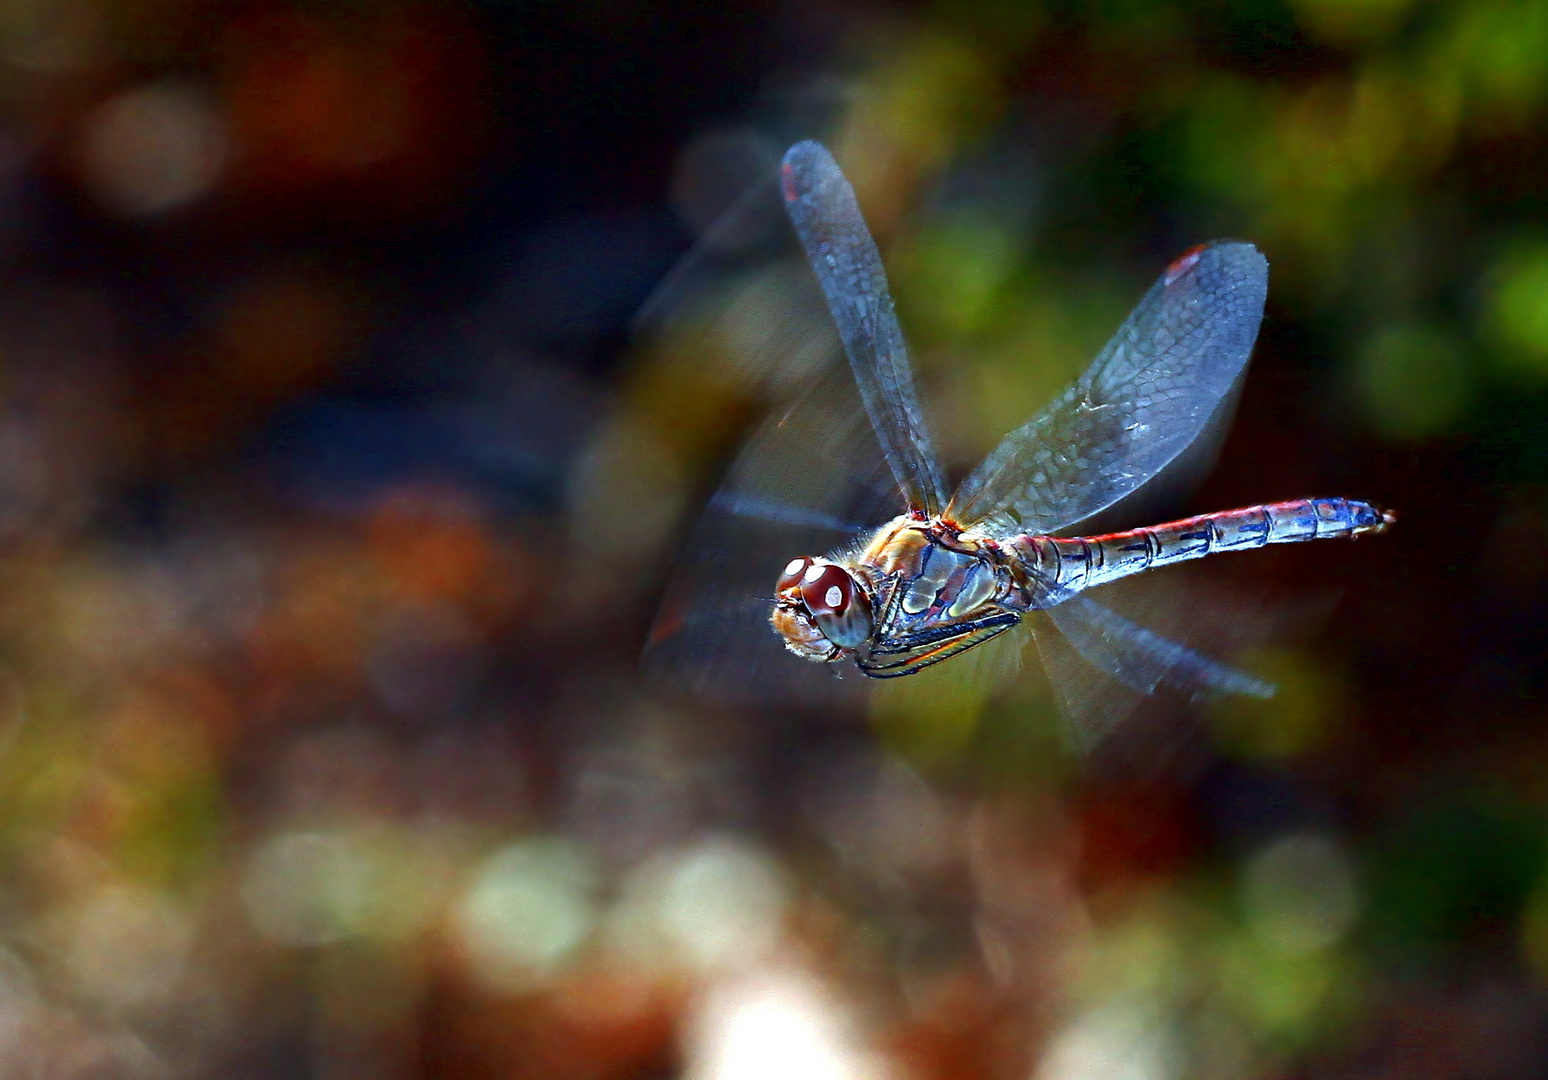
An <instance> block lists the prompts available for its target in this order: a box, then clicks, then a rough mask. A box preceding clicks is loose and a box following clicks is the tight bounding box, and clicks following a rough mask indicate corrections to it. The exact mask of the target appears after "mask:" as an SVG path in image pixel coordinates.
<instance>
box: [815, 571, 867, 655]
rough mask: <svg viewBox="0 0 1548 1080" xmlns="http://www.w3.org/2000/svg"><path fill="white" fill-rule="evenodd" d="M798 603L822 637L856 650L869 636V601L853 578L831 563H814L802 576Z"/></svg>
mask: <svg viewBox="0 0 1548 1080" xmlns="http://www.w3.org/2000/svg"><path fill="white" fill-rule="evenodd" d="M801 603H802V604H804V605H805V606H806V610H807V611H808V612H810V613H811V617H812V622H813V623H815V624H816V626H817V629H818V630H820V631H822V636H823V637H825V638H827V639H828V640H829V641H831V642H833V644H835V645H837V646H839V647H840V648H844V649H858V648H860V647H861V646H862V645H864V644H865V642H866V641H867V640H868V639H869V638H870V636H871V598H870V596H869V595H868V594H867V593H866V592H865V590H864V589H863V588H862V587H861V586H860V584H859V582H857V581H856V580H855V578H854V576H853V575H851V574H850V573H849V571H847V570H845V569H844V568H843V567H842V566H837V565H835V564H833V563H830V562H826V561H824V562H815V561H814V562H813V563H812V565H811V566H808V567H807V568H806V573H805V574H803V575H802V576H801Z"/></svg>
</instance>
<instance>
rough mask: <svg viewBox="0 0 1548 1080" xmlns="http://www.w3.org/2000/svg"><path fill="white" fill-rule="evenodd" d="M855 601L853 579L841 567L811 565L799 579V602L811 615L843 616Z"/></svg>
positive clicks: (827, 564)
mask: <svg viewBox="0 0 1548 1080" xmlns="http://www.w3.org/2000/svg"><path fill="white" fill-rule="evenodd" d="M854 599H855V579H854V578H852V577H850V576H849V573H848V571H846V570H845V569H844V568H843V567H842V566H835V565H834V564H833V563H813V564H812V565H811V566H809V567H807V568H806V573H805V574H803V575H802V577H801V602H802V603H803V604H805V605H806V610H808V611H810V612H811V613H812V615H814V616H817V615H843V614H844V612H846V611H848V610H849V605H850V604H852V603H853V602H854Z"/></svg>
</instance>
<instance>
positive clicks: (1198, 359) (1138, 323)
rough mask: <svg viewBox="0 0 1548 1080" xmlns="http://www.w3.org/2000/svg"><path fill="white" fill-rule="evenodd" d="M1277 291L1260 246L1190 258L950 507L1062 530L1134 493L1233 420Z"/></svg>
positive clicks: (1024, 527) (991, 524) (1010, 528)
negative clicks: (1214, 425)
mask: <svg viewBox="0 0 1548 1080" xmlns="http://www.w3.org/2000/svg"><path fill="white" fill-rule="evenodd" d="M1267 292H1268V262H1267V260H1265V259H1264V258H1263V256H1262V255H1261V254H1260V253H1259V252H1258V250H1257V248H1255V247H1253V246H1252V245H1251V244H1246V243H1241V242H1238V241H1216V242H1215V243H1212V244H1207V245H1204V246H1202V247H1199V248H1195V249H1193V250H1192V251H1190V252H1188V253H1187V254H1186V255H1183V256H1182V257H1181V258H1179V259H1178V260H1177V261H1176V262H1174V263H1172V265H1171V266H1169V267H1167V269H1166V273H1164V274H1162V275H1161V279H1160V280H1159V281H1157V282H1156V284H1155V285H1154V286H1152V287H1151V290H1150V291H1149V292H1148V293H1146V294H1145V298H1144V299H1143V300H1141V301H1140V303H1139V306H1138V307H1136V308H1135V309H1134V311H1133V312H1132V313H1131V314H1130V315H1129V317H1128V319H1126V320H1125V321H1124V324H1123V325H1122V326H1121V327H1119V329H1118V333H1117V334H1115V335H1114V336H1113V339H1112V340H1111V341H1109V342H1108V343H1107V346H1106V347H1105V348H1104V349H1103V350H1102V352H1101V353H1100V354H1099V355H1098V356H1097V358H1096V360H1095V361H1094V362H1093V363H1092V365H1091V367H1090V368H1088V369H1087V370H1086V373H1085V374H1084V375H1082V376H1081V377H1080V379H1079V380H1077V381H1076V382H1075V384H1074V385H1072V386H1071V387H1070V388H1069V389H1068V390H1066V391H1065V392H1064V394H1063V396H1061V397H1060V398H1058V399H1057V400H1056V401H1054V402H1053V403H1052V404H1050V405H1049V406H1048V407H1047V408H1045V409H1044V410H1043V411H1042V412H1041V413H1039V414H1038V415H1037V416H1035V417H1033V418H1032V419H1031V420H1030V421H1028V422H1027V423H1026V424H1025V425H1023V426H1022V427H1020V428H1018V429H1016V430H1015V431H1013V432H1011V434H1009V435H1007V436H1006V437H1005V440H1004V441H1003V442H1001V443H1000V445H999V447H997V448H996V449H995V451H994V452H993V453H992V454H990V455H989V457H988V458H986V459H985V460H984V462H983V464H981V465H980V466H979V467H978V468H977V469H976V470H974V472H973V474H972V475H971V476H969V477H968V478H967V479H966V480H965V481H963V483H962V487H961V488H960V489H959V490H958V492H957V494H956V496H955V498H954V499H953V500H952V504H951V507H950V508H949V509H948V512H947V513H948V516H950V517H952V518H953V519H954V520H956V521H957V522H958V523H960V524H962V525H967V526H978V527H980V528H982V529H985V531H988V532H991V533H1000V534H1003V533H1010V532H1033V533H1053V532H1057V531H1058V530H1060V529H1063V528H1066V527H1068V526H1070V525H1072V524H1074V523H1075V522H1077V521H1081V520H1082V519H1084V518H1088V517H1090V516H1091V515H1093V514H1095V513H1098V512H1099V511H1101V510H1103V509H1105V508H1106V507H1108V506H1111V505H1112V504H1113V503H1115V502H1117V501H1118V500H1119V499H1122V498H1123V497H1124V496H1126V495H1128V494H1130V493H1131V492H1133V491H1135V490H1136V489H1137V488H1139V487H1140V486H1141V485H1143V484H1144V483H1145V482H1146V481H1148V480H1150V479H1151V478H1152V477H1154V476H1155V475H1156V474H1157V473H1159V472H1161V470H1162V469H1164V468H1166V466H1167V465H1168V464H1169V463H1171V462H1172V461H1173V460H1175V459H1176V458H1177V457H1178V456H1179V455H1180V454H1182V453H1183V452H1184V451H1185V450H1187V449H1188V447H1189V446H1190V445H1192V444H1193V443H1194V441H1195V440H1197V439H1198V438H1199V436H1200V435H1201V434H1202V433H1203V432H1204V431H1205V430H1206V429H1207V428H1208V427H1209V426H1210V424H1211V421H1215V420H1222V419H1224V418H1223V416H1222V415H1221V414H1222V413H1223V412H1226V411H1228V404H1227V403H1228V402H1229V401H1230V400H1231V398H1232V390H1233V388H1234V386H1235V384H1236V382H1237V379H1238V378H1239V377H1240V375H1241V373H1242V370H1243V368H1245V367H1246V364H1247V359H1248V357H1249V356H1251V354H1252V346H1253V342H1254V341H1255V340H1256V339H1257V335H1258V324H1259V323H1260V322H1261V321H1262V319H1263V301H1264V298H1265V296H1266V295H1267Z"/></svg>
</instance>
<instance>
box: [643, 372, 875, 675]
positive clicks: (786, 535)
mask: <svg viewBox="0 0 1548 1080" xmlns="http://www.w3.org/2000/svg"><path fill="white" fill-rule="evenodd" d="M897 513H898V505H897V490H896V488H895V487H894V486H893V483H892V478H891V476H890V475H889V473H888V470H887V466H886V463H885V462H884V461H883V459H882V456H881V454H880V452H879V449H878V448H877V446H876V441H875V439H874V438H873V437H872V435H871V432H870V429H869V426H868V425H867V424H866V423H865V418H864V411H863V410H862V409H861V408H860V403H859V400H858V398H857V396H856V393H855V390H854V387H853V384H852V382H851V380H850V378H849V373H848V372H847V371H845V370H843V368H842V367H840V366H838V365H834V366H833V368H832V369H831V370H830V371H829V373H828V374H827V375H826V376H825V377H823V378H821V379H819V380H818V381H817V382H816V383H815V384H814V385H813V386H812V387H811V388H810V389H809V390H808V391H807V392H806V393H805V394H804V395H803V396H801V397H800V398H799V399H798V400H797V401H796V403H795V404H794V405H793V406H792V407H790V408H789V409H787V410H785V411H784V412H782V413H779V414H776V415H774V416H771V417H770V418H769V419H768V420H767V421H766V422H765V423H764V424H763V426H762V427H761V428H760V429H759V430H758V432H757V433H756V434H755V435H754V436H753V437H752V438H751V439H750V440H748V442H747V443H746V445H745V446H744V447H743V449H742V451H741V453H740V454H739V455H738V456H737V458H736V461H735V462H734V463H733V465H732V467H731V469H730V471H729V473H728V475H727V477H726V480H725V483H724V485H723V486H722V487H721V489H720V491H719V492H718V493H717V494H716V495H715V497H714V498H713V499H711V500H710V503H709V505H708V506H707V507H706V509H705V510H704V512H703V514H702V515H701V516H700V518H699V520H698V522H697V524H696V525H695V526H694V528H693V530H692V531H691V533H690V535H689V537H688V541H687V543H686V544H685V546H684V549H683V550H684V554H683V556H682V557H681V558H680V559H679V560H678V564H677V567H676V570H675V571H674V574H673V576H672V578H671V581H670V583H669V584H668V586H667V589H666V592H665V594H664V596H663V599H662V602H661V605H660V607H659V609H658V613H657V615H656V620H655V623H654V625H653V626H652V628H651V631H650V635H649V638H648V639H647V643H646V648H645V654H644V659H643V664H644V668H645V672H646V675H647V677H649V678H650V679H651V680H652V681H654V682H656V683H657V684H658V685H660V686H663V687H664V688H667V689H671V690H675V691H680V692H684V693H688V694H691V695H693V696H695V697H698V698H704V699H709V700H718V701H722V702H727V703H732V704H743V705H769V704H774V703H806V704H813V705H816V704H827V703H832V702H834V701H839V700H843V699H845V698H857V697H858V696H859V695H860V693H861V692H862V691H863V689H864V687H865V684H866V683H868V682H869V681H870V680H868V679H866V678H865V677H864V676H862V675H861V674H860V673H859V672H858V671H856V670H855V668H854V666H853V665H852V664H848V663H845V664H828V665H823V664H814V663H812V662H811V661H809V660H802V659H800V658H799V657H797V656H794V655H793V654H791V653H790V652H789V651H787V650H786V649H785V647H784V644H783V643H782V642H781V640H780V638H779V637H778V635H777V634H776V633H775V631H774V628H773V627H772V626H770V624H769V614H770V612H771V610H772V609H773V594H774V582H775V580H776V579H777V578H778V577H779V573H780V571H781V570H782V569H783V568H784V566H785V564H786V563H788V562H789V561H790V560H791V559H793V558H795V557H796V556H798V555H821V554H825V553H828V552H831V551H833V550H835V549H838V548H842V547H845V546H847V545H849V544H851V543H853V542H854V541H856V540H857V539H858V538H860V537H862V536H866V535H868V534H869V533H870V532H871V531H872V530H874V529H875V527H876V526H878V525H880V524H881V523H882V522H883V521H886V520H887V519H889V518H891V517H894V516H896V514H897Z"/></svg>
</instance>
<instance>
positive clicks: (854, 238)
mask: <svg viewBox="0 0 1548 1080" xmlns="http://www.w3.org/2000/svg"><path fill="white" fill-rule="evenodd" d="M780 175H781V183H782V190H783V192H784V196H785V207H786V209H787V210H788V211H789V212H790V220H791V221H792V222H794V223H795V228H796V233H797V235H799V236H800V238H801V244H802V246H803V247H805V248H806V256H807V258H808V259H809V260H810V261H811V264H812V270H813V271H814V272H815V273H816V275H817V281H818V283H819V284H820V285H821V286H822V291H823V295H824V296H826V297H827V300H828V307H829V309H830V310H831V311H832V312H833V321H834V322H835V323H837V324H838V331H839V337H840V338H841V339H843V342H844V351H845V352H846V353H847V354H848V356H849V363H850V366H851V367H852V368H853V369H854V378H855V382H856V383H857V384H858V385H859V388H860V396H861V399H862V400H863V402H864V405H865V411H866V413H867V415H869V417H870V419H871V425H872V427H873V428H874V430H875V432H876V438H877V441H878V442H880V443H881V446H882V450H883V452H884V453H885V455H886V459H887V464H888V466H889V467H890V468H891V470H892V475H893V477H894V478H895V479H896V480H897V484H898V488H899V489H900V490H901V491H902V493H903V498H904V501H905V502H907V504H908V505H909V506H910V507H911V508H913V509H915V510H919V511H921V512H923V513H924V514H926V515H929V516H931V517H934V516H935V515H937V514H939V513H940V512H941V508H942V506H943V505H944V504H945V501H946V498H945V492H946V485H945V481H944V479H943V478H942V473H941V467H940V463H939V461H938V460H937V459H936V456H935V451H934V449H933V448H932V447H931V444H930V433H929V430H928V429H927V428H926V426H925V422H924V415H923V413H922V412H921V411H920V409H919V401H918V398H917V397H916V396H915V393H914V377H913V372H912V370H911V369H910V367H909V363H908V350H907V348H906V347H905V346H904V344H903V330H902V328H901V327H900V326H899V325H898V317H897V313H896V311H894V309H893V305H892V294H891V293H890V292H889V291H888V289H887V277H886V274H885V272H884V271H883V269H882V263H881V256H880V255H879V254H878V253H877V251H876V243H875V241H874V240H872V239H871V232H870V230H869V229H867V228H866V226H865V219H864V218H863V217H861V215H860V206H859V204H858V203H857V202H856V201H855V192H854V189H853V188H851V187H850V186H849V181H848V180H846V179H845V178H844V174H843V173H842V172H841V171H840V170H839V167H838V163H837V162H835V161H834V160H833V155H832V154H830V153H828V151H827V150H826V149H824V148H823V147H822V146H819V145H818V144H817V143H814V142H800V143H796V144H795V145H794V146H792V147H791V148H790V149H789V151H788V152H786V154H785V161H784V164H783V166H782V167H781V174H780Z"/></svg>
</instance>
